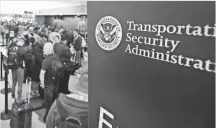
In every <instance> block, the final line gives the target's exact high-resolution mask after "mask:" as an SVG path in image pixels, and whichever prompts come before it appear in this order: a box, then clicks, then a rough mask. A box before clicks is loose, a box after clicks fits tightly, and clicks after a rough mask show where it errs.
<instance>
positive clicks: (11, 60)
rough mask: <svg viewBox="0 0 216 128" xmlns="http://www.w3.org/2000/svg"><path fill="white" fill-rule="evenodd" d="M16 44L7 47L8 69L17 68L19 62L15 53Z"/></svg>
mask: <svg viewBox="0 0 216 128" xmlns="http://www.w3.org/2000/svg"><path fill="white" fill-rule="evenodd" d="M18 48H19V47H18V46H16V45H15V46H12V47H10V48H9V49H8V58H7V65H8V68H9V69H17V68H18V67H19V64H20V60H19V57H18V55H17V50H18Z"/></svg>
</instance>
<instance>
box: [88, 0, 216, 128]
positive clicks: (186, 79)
mask: <svg viewBox="0 0 216 128" xmlns="http://www.w3.org/2000/svg"><path fill="white" fill-rule="evenodd" d="M87 9H88V33H89V38H88V39H89V42H91V44H90V45H89V50H90V51H89V54H90V55H89V56H90V59H89V66H90V67H89V70H90V71H89V73H90V76H91V77H90V79H89V84H90V88H89V94H90V101H91V102H90V109H89V110H90V121H89V122H90V126H89V127H90V128H132V127H135V128H137V127H139V128H140V127H141V128H214V127H215V71H216V70H215V69H216V68H215V37H216V24H215V3H214V2H147V1H143V2H138V1H136V2H135V1H130V2H129V1H128V2H117V1H115V2H114V1H112V2H111V1H110V2H99V1H97V2H92V1H91V2H88V8H87Z"/></svg>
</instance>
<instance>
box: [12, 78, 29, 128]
mask: <svg viewBox="0 0 216 128" xmlns="http://www.w3.org/2000/svg"><path fill="white" fill-rule="evenodd" d="M25 86H26V88H27V89H28V91H27V90H23V91H26V92H25V93H26V94H27V92H28V94H27V96H26V97H25V99H26V101H27V102H25V103H17V102H16V100H15V103H14V104H13V105H12V110H11V117H10V127H11V128H31V127H32V111H30V112H25V111H26V110H29V109H32V108H33V106H32V105H30V104H29V103H30V91H31V80H30V78H27V80H26V85H25Z"/></svg>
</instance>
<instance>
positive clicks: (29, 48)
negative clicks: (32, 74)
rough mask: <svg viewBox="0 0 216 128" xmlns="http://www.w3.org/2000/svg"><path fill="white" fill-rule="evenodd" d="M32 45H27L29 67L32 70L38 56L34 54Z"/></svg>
mask: <svg viewBox="0 0 216 128" xmlns="http://www.w3.org/2000/svg"><path fill="white" fill-rule="evenodd" d="M32 48H33V47H32V45H29V46H26V47H25V49H26V50H27V60H26V63H27V65H28V66H27V69H29V70H32V69H33V68H34V66H35V64H36V57H35V55H34V54H33V52H32V51H33V49H32Z"/></svg>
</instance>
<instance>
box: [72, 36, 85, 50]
mask: <svg viewBox="0 0 216 128" xmlns="http://www.w3.org/2000/svg"><path fill="white" fill-rule="evenodd" d="M78 37H80V38H81V39H82V42H81V47H83V48H84V47H86V40H85V38H84V37H82V36H80V35H78V36H76V38H75V40H77V39H78ZM75 40H74V41H75Z"/></svg>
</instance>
